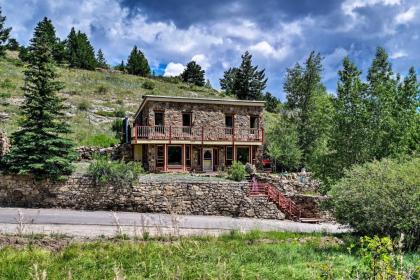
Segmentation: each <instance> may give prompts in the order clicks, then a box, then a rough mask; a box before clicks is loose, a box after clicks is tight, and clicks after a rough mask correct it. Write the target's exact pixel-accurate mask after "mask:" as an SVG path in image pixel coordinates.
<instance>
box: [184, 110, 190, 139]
mask: <svg viewBox="0 0 420 280" xmlns="http://www.w3.org/2000/svg"><path fill="white" fill-rule="evenodd" d="M182 132H184V133H189V134H191V113H182Z"/></svg>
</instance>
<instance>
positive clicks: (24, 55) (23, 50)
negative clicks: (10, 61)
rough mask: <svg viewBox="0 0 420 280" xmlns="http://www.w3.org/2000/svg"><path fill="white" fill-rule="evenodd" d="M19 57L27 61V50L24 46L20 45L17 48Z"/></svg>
mask: <svg viewBox="0 0 420 280" xmlns="http://www.w3.org/2000/svg"><path fill="white" fill-rule="evenodd" d="M19 59H20V60H21V61H23V62H28V61H29V50H28V48H27V47H25V46H20V48H19Z"/></svg>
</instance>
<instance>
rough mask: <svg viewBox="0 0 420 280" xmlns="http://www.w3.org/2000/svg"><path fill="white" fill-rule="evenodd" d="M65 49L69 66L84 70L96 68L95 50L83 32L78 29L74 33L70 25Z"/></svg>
mask: <svg viewBox="0 0 420 280" xmlns="http://www.w3.org/2000/svg"><path fill="white" fill-rule="evenodd" d="M65 50H66V57H67V60H68V62H69V65H70V67H73V68H80V69H86V70H94V69H95V68H96V65H97V61H96V58H95V51H94V49H93V47H92V45H91V44H90V41H89V38H88V37H87V35H86V34H85V33H83V32H80V31H78V32H77V33H76V30H75V29H74V27H72V29H71V30H70V33H69V35H68V36H67V40H66V47H65Z"/></svg>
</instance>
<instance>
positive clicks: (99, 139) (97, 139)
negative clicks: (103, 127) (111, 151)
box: [80, 134, 118, 148]
mask: <svg viewBox="0 0 420 280" xmlns="http://www.w3.org/2000/svg"><path fill="white" fill-rule="evenodd" d="M80 144H81V145H83V146H92V147H102V148H107V147H110V146H113V145H115V144H118V140H117V139H116V138H114V137H112V136H109V135H107V134H96V135H91V136H88V137H86V138H85V139H83V140H82V141H81V143H80Z"/></svg>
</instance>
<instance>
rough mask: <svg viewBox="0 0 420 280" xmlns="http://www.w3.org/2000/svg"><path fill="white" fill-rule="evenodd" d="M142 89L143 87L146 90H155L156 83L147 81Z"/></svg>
mask: <svg viewBox="0 0 420 280" xmlns="http://www.w3.org/2000/svg"><path fill="white" fill-rule="evenodd" d="M141 87H142V88H144V89H150V90H152V89H154V88H155V83H154V82H152V81H145V82H144V83H143V84H142V85H141Z"/></svg>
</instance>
